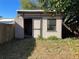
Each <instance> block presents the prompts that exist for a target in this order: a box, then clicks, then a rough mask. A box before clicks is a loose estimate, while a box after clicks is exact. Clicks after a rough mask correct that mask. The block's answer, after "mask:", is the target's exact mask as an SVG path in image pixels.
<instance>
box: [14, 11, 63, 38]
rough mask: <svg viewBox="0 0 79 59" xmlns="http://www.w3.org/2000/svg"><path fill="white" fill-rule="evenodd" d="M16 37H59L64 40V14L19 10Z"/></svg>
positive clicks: (16, 20)
mask: <svg viewBox="0 0 79 59" xmlns="http://www.w3.org/2000/svg"><path fill="white" fill-rule="evenodd" d="M15 22H16V23H15V24H16V27H15V37H16V38H24V37H34V38H36V37H38V36H41V37H44V38H47V37H49V36H57V37H58V38H62V13H61V14H56V12H52V11H48V12H45V11H44V10H17V17H16V19H15Z"/></svg>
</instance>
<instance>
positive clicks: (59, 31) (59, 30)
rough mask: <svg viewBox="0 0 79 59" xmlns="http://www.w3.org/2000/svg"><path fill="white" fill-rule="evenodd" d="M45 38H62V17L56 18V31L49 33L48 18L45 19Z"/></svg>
mask: <svg viewBox="0 0 79 59" xmlns="http://www.w3.org/2000/svg"><path fill="white" fill-rule="evenodd" d="M42 34H43V37H45V38H47V37H49V36H57V37H58V38H62V20H61V18H60V17H56V31H47V18H43V33H42Z"/></svg>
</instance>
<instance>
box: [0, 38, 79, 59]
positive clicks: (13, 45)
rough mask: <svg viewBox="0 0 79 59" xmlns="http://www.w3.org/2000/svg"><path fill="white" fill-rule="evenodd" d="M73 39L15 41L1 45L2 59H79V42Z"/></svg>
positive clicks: (0, 55)
mask: <svg viewBox="0 0 79 59" xmlns="http://www.w3.org/2000/svg"><path fill="white" fill-rule="evenodd" d="M72 39H73V38H72ZM72 39H71V38H67V39H62V40H61V39H57V40H51V39H50V40H49V39H47V40H44V39H43V40H41V39H40V40H39V39H29V38H27V39H22V40H14V41H11V42H7V43H4V44H2V45H0V59H79V40H78V39H77V40H75V39H74V40H72Z"/></svg>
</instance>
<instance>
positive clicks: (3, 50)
mask: <svg viewBox="0 0 79 59" xmlns="http://www.w3.org/2000/svg"><path fill="white" fill-rule="evenodd" d="M35 46H36V42H35V39H33V38H27V39H22V40H13V41H9V42H6V43H4V44H1V45H0V59H28V57H29V56H31V54H32V53H33V50H34V48H35Z"/></svg>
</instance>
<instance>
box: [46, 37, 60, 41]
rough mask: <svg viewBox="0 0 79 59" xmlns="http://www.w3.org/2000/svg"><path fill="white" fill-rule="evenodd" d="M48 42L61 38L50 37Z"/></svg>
mask: <svg viewBox="0 0 79 59" xmlns="http://www.w3.org/2000/svg"><path fill="white" fill-rule="evenodd" d="M47 39H48V40H58V39H59V38H57V37H56V36H50V37H48V38H47Z"/></svg>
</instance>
